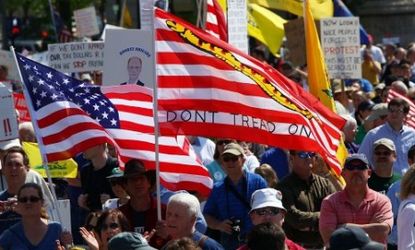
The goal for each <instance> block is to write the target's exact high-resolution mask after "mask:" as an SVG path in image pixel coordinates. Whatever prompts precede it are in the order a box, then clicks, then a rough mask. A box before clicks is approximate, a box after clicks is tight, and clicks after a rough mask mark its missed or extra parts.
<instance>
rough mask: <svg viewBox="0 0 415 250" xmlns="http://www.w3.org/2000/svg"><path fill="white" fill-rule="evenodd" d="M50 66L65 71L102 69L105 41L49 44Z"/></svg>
mask: <svg viewBox="0 0 415 250" xmlns="http://www.w3.org/2000/svg"><path fill="white" fill-rule="evenodd" d="M48 52H49V66H50V67H52V68H54V69H56V70H60V71H63V72H70V73H74V72H85V71H94V70H97V71H102V70H103V67H104V42H84V43H83V42H81V43H58V44H49V45H48Z"/></svg>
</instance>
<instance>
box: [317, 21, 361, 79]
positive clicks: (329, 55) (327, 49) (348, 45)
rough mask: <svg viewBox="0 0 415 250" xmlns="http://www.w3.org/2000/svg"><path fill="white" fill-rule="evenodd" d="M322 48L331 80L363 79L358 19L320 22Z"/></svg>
mask: <svg viewBox="0 0 415 250" xmlns="http://www.w3.org/2000/svg"><path fill="white" fill-rule="evenodd" d="M320 30H321V39H320V40H321V46H322V48H323V51H324V58H325V61H326V65H327V71H328V74H329V77H330V78H331V79H334V78H338V79H358V78H362V68H361V55H360V33H359V18H358V17H333V18H326V19H321V20H320Z"/></svg>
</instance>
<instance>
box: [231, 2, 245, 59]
mask: <svg viewBox="0 0 415 250" xmlns="http://www.w3.org/2000/svg"><path fill="white" fill-rule="evenodd" d="M227 8H228V9H227V23H228V43H229V44H231V45H232V46H233V47H235V48H238V49H239V50H241V51H243V52H245V53H246V54H248V52H249V49H248V16H247V15H248V12H247V11H248V10H247V5H246V0H228V7H227Z"/></svg>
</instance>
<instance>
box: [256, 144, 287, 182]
mask: <svg viewBox="0 0 415 250" xmlns="http://www.w3.org/2000/svg"><path fill="white" fill-rule="evenodd" d="M264 163H266V164H269V165H270V166H271V167H272V169H274V171H275V173H277V176H278V179H279V180H282V178H284V177H285V176H287V175H288V173H289V168H288V156H287V153H285V151H284V150H282V149H280V148H275V147H273V148H269V149H267V150H266V151H265V152H264V154H263V155H262V157H261V165H262V164H264Z"/></svg>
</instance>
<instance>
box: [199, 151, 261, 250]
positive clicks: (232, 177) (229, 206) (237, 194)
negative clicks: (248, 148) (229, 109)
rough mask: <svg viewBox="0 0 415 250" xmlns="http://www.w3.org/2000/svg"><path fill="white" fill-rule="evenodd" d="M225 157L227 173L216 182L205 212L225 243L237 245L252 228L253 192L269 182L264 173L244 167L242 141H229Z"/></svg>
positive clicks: (224, 164) (229, 247)
mask: <svg viewBox="0 0 415 250" xmlns="http://www.w3.org/2000/svg"><path fill="white" fill-rule="evenodd" d="M222 159H223V168H224V170H225V172H226V174H227V177H226V178H225V179H224V180H222V181H219V182H217V183H215V186H214V187H213V190H212V192H211V194H210V196H209V198H208V200H207V202H206V205H205V209H204V211H203V214H204V215H205V218H206V222H207V223H208V226H209V227H210V228H211V229H214V230H219V231H220V232H221V236H220V237H221V240H220V243H221V244H222V246H224V248H225V249H236V248H238V247H239V246H240V245H242V243H243V242H244V239H245V236H246V234H247V233H248V232H249V231H250V230H251V228H252V223H251V220H250V218H249V215H248V212H249V211H250V210H251V206H250V204H249V200H250V198H251V195H252V193H253V192H254V191H255V190H257V189H261V188H265V187H267V183H266V182H265V180H264V179H263V178H262V177H261V176H259V175H257V174H253V173H250V172H248V171H243V170H242V167H243V165H244V162H245V155H244V151H243V149H242V147H241V146H240V145H239V144H237V143H229V144H227V145H226V146H225V150H224V151H223V153H222ZM239 229H240V230H239Z"/></svg>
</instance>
